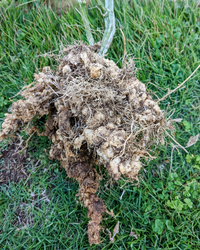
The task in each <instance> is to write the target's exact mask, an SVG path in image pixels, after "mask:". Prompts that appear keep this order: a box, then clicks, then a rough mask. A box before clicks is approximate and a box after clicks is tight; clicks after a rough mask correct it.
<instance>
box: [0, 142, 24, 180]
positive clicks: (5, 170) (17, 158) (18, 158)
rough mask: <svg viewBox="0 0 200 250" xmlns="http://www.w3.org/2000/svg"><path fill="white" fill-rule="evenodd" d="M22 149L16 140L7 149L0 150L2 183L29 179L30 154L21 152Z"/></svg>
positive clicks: (0, 178)
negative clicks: (27, 170)
mask: <svg viewBox="0 0 200 250" xmlns="http://www.w3.org/2000/svg"><path fill="white" fill-rule="evenodd" d="M20 150H21V147H19V142H18V141H15V142H13V143H12V144H11V145H9V146H8V148H7V149H6V150H1V151H0V157H1V163H0V185H3V184H7V183H8V182H12V181H14V182H15V183H17V182H19V181H20V180H26V179H27V177H28V174H27V173H26V169H27V164H28V160H27V158H28V155H27V153H25V152H21V153H19V151H20Z"/></svg>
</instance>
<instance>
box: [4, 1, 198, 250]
mask: <svg viewBox="0 0 200 250" xmlns="http://www.w3.org/2000/svg"><path fill="white" fill-rule="evenodd" d="M15 2H17V4H16V3H15ZM43 2H44V1H39V0H38V1H25V0H19V1H0V58H1V60H0V123H1V124H2V122H3V119H4V114H5V113H6V112H7V110H8V109H9V107H10V106H11V104H12V102H13V101H16V100H18V99H19V98H20V96H19V95H16V94H17V93H18V92H19V91H20V89H21V88H22V87H23V86H25V85H27V84H30V83H31V82H32V81H33V80H34V77H33V74H34V73H35V72H38V71H41V69H42V68H43V67H44V66H48V65H50V66H51V67H52V68H55V67H56V65H57V62H56V60H55V55H56V54H58V53H59V50H60V48H61V47H62V46H63V45H64V46H67V45H68V44H74V43H75V42H77V41H84V42H85V43H86V42H87V39H86V33H85V30H84V25H83V22H82V19H81V17H80V15H79V13H78V12H77V11H76V10H75V9H74V8H70V9H67V10H66V11H62V10H61V11H59V13H56V11H55V10H54V9H51V8H49V7H47V6H45V5H44V4H43ZM91 6H93V7H94V6H96V3H95V1H92V3H91ZM115 16H116V25H117V27H116V33H115V36H114V39H113V43H112V46H111V48H110V49H109V51H108V55H107V58H109V59H112V60H114V61H115V62H116V63H117V64H118V65H119V66H120V67H121V66H122V59H123V56H124V53H126V54H127V55H129V56H130V57H132V58H134V60H135V66H136V70H137V77H138V79H139V80H140V81H142V82H143V83H145V84H146V86H147V88H148V90H149V92H150V93H151V94H152V95H153V98H154V99H155V100H158V99H160V98H162V97H163V96H164V95H165V94H167V92H168V90H173V89H175V88H176V87H177V86H178V85H179V84H181V83H182V82H183V81H184V80H185V79H186V78H187V77H188V76H190V75H191V73H192V72H193V71H194V70H195V69H196V68H197V67H198V65H199V64H200V7H197V3H196V2H195V1H190V0H189V1H179V0H177V1H170V0H130V1H122V0H121V1H120V0H116V1H115ZM88 17H89V20H90V22H91V27H92V31H93V34H94V38H95V41H96V42H98V41H99V40H100V39H101V37H102V34H103V30H104V19H103V16H102V15H101V13H100V11H99V9H98V8H90V9H89V16H88ZM123 35H124V36H123ZM124 37H125V39H124ZM159 105H160V107H161V108H162V110H163V112H165V114H166V117H168V118H169V120H170V119H179V120H178V122H176V123H174V126H175V127H176V132H175V133H172V136H173V137H174V138H175V140H176V141H177V142H178V143H179V144H180V145H182V146H183V147H186V145H187V143H188V141H189V138H190V137H191V136H196V135H197V134H199V133H200V69H199V70H197V71H196V73H195V74H194V75H193V76H192V77H191V78H190V79H189V80H188V81H187V82H186V83H185V84H184V85H183V86H182V87H181V88H179V89H178V90H177V91H176V92H174V93H172V94H171V95H169V96H168V97H167V98H166V99H165V100H163V101H162V102H160V103H159ZM15 135H16V137H15V138H12V139H10V140H9V141H4V142H2V143H1V144H0V146H1V151H2V154H1V155H0V156H1V158H0V177H1V178H3V177H4V179H1V178H0V249H5V250H7V249H9V250H11V249H13V250H14V249H34V250H36V249H38V250H42V249H63V250H64V249H81V250H82V249H114V250H116V249H127V250H128V249H141V250H147V249H148V250H156V249H170V250H172V249H173V250H175V249H177V250H178V249H181V250H182V249H184V250H186V249H192V250H197V249H200V239H199V238H200V198H199V197H200V140H199V141H197V143H196V144H195V145H193V146H191V147H188V148H186V149H185V150H184V149H183V148H182V147H180V146H179V145H178V144H177V143H176V142H175V141H173V140H172V139H171V138H170V137H168V136H166V138H165V141H166V144H165V145H164V146H159V147H155V148H152V153H153V155H154V156H156V158H155V159H153V160H152V161H150V162H144V163H143V169H142V170H141V172H140V176H139V177H140V178H139V184H138V185H136V184H135V183H132V182H129V181H127V180H126V179H121V180H119V181H117V182H114V181H111V180H110V179H109V176H108V174H107V172H106V171H105V170H104V169H103V167H100V168H97V170H98V171H100V172H101V174H102V176H103V179H102V181H101V187H100V190H99V191H100V192H99V195H100V197H101V198H102V199H103V200H104V201H105V204H106V206H107V208H108V209H109V210H111V209H112V210H113V212H114V215H115V216H114V217H111V216H109V215H105V216H104V220H103V222H102V226H103V228H104V230H103V231H102V233H101V236H102V243H101V244H100V245H98V246H94V245H93V246H89V243H88V236H87V223H88V219H87V209H86V208H84V207H83V206H81V204H80V203H78V202H77V199H75V196H76V194H77V191H78V184H77V183H76V182H75V181H73V180H72V179H69V178H68V177H67V175H66V173H65V171H64V170H63V169H61V168H60V166H59V162H57V161H51V160H49V158H48V150H49V148H50V145H51V142H50V141H49V140H48V139H47V138H45V137H38V136H37V135H33V136H32V137H31V138H29V135H27V134H26V133H25V131H23V132H21V134H20V135H19V134H18V137H17V134H15ZM22 135H23V140H24V141H23V142H22V141H21V142H22V144H21V146H20V145H19V144H20V141H19V139H16V138H19V137H20V136H22ZM26 140H29V141H28V147H26V148H25V149H24V150H22V151H21V152H20V153H19V154H18V156H16V155H14V153H16V148H15V147H17V145H18V147H19V149H23V147H25V145H26ZM12 143H15V144H16V145H15V146H14V148H12V147H11V146H9V144H12ZM19 149H18V150H19ZM11 150H12V151H11ZM9 151H11V152H12V154H13V158H12V154H9ZM186 151H188V153H187V152H186ZM4 156H6V157H4ZM17 157H18V158H17ZM12 159H13V160H12ZM14 163H15V165H14ZM13 166H15V167H16V168H17V170H15V169H13ZM21 169H22V170H21ZM20 171H23V173H22V172H20ZM5 173H7V175H8V176H9V177H8V178H7V179H6V180H5V176H4V175H5ZM16 175H19V178H16ZM118 221H119V233H118V234H117V235H116V236H115V242H114V243H111V242H110V240H109V234H108V231H107V230H106V229H108V230H110V231H111V232H113V229H114V227H115V225H116V224H117V222H118ZM131 232H134V233H132V234H131Z"/></svg>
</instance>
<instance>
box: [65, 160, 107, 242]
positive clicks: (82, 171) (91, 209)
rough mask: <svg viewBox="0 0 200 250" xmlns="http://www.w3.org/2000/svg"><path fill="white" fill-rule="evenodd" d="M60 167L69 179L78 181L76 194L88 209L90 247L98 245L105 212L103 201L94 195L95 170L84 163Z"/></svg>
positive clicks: (96, 183)
mask: <svg viewBox="0 0 200 250" xmlns="http://www.w3.org/2000/svg"><path fill="white" fill-rule="evenodd" d="M62 166H63V167H64V168H65V170H66V172H67V175H68V176H69V177H70V178H74V179H75V180H76V181H78V183H79V187H80V189H79V192H78V196H79V200H80V201H81V202H83V204H84V206H85V207H87V208H88V218H90V221H89V224H88V237H89V243H90V245H92V244H99V243H100V234H99V232H100V230H101V226H100V222H101V221H102V216H103V214H104V212H105V211H106V207H105V205H104V202H103V200H102V199H100V198H99V197H98V196H97V195H96V194H95V193H96V192H97V189H98V185H99V175H98V174H97V172H96V170H95V169H93V168H92V167H90V166H88V165H87V164H86V163H77V164H75V165H73V166H69V165H68V164H65V162H62Z"/></svg>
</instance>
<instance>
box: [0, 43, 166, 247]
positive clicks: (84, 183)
mask: <svg viewBox="0 0 200 250" xmlns="http://www.w3.org/2000/svg"><path fill="white" fill-rule="evenodd" d="M98 49H99V48H98V45H94V46H84V45H75V46H69V47H68V48H66V49H64V55H63V56H62V57H61V58H60V59H59V62H60V64H59V66H58V68H57V70H56V71H55V72H53V71H52V70H51V69H50V67H45V68H43V71H42V72H40V73H39V74H35V79H36V81H35V82H34V83H33V84H31V85H29V86H27V87H26V88H25V89H24V90H23V91H22V92H21V95H22V97H23V100H19V101H17V102H15V103H13V105H12V108H11V111H12V113H11V114H6V115H5V116H6V118H5V121H4V123H3V125H2V131H1V132H0V141H2V140H3V139H4V138H6V137H7V136H8V135H9V134H11V133H13V132H14V131H16V130H17V129H19V128H20V127H21V126H23V125H25V124H26V123H28V124H29V126H31V121H32V119H33V118H34V117H42V116H44V115H47V117H48V119H47V122H46V124H45V131H44V132H43V133H41V134H40V133H39V131H38V130H37V128H35V127H32V129H31V131H33V130H36V131H37V132H38V134H40V135H46V136H48V137H49V138H50V139H51V141H52V145H51V150H50V152H49V155H50V158H52V159H58V160H60V161H61V164H62V166H63V167H64V168H65V169H66V172H67V174H68V176H69V177H72V178H75V179H76V180H77V181H78V183H79V185H80V189H79V198H80V200H81V202H82V203H83V204H84V205H85V206H86V207H87V208H88V217H89V218H90V219H91V220H90V221H89V226H88V235H89V242H90V244H93V243H94V244H98V243H99V242H100V236H99V232H100V229H101V226H100V222H101V220H102V216H103V214H104V212H105V211H106V207H105V205H104V203H103V201H102V200H101V199H100V198H99V197H98V196H97V195H96V194H95V193H96V191H97V189H98V180H99V175H98V174H97V172H96V171H95V169H93V168H92V166H93V164H103V165H104V166H105V168H107V170H108V173H109V174H110V176H111V177H112V178H113V179H115V180H118V179H119V178H120V177H121V175H124V176H125V177H127V178H129V179H132V180H136V179H137V178H138V173H139V171H140V169H141V161H140V159H141V158H142V157H146V158H148V157H149V156H150V154H149V153H148V150H149V147H150V145H151V144H152V143H155V142H157V143H158V142H163V128H164V127H165V125H166V121H165V119H164V115H163V112H162V111H161V110H160V108H159V106H158V104H157V103H156V102H155V101H153V100H152V97H151V96H150V94H149V93H148V92H147V90H146V87H145V85H144V84H143V83H141V82H140V81H139V80H138V79H137V78H136V77H135V76H134V72H133V70H134V63H133V62H132V61H130V62H129V64H128V63H127V64H126V65H125V66H124V68H123V69H120V68H119V67H118V66H117V65H116V64H115V63H114V62H113V61H110V60H108V59H105V58H103V57H100V56H99V55H98V54H97V53H96V51H97V50H98Z"/></svg>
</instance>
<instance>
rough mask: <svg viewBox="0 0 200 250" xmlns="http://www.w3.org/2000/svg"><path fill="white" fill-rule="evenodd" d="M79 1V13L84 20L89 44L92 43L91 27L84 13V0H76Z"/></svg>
mask: <svg viewBox="0 0 200 250" xmlns="http://www.w3.org/2000/svg"><path fill="white" fill-rule="evenodd" d="M78 2H79V6H80V11H81V13H80V12H79V11H78V10H77V11H78V12H79V13H80V15H81V16H82V20H83V22H84V25H85V31H86V36H87V40H88V42H89V44H90V45H93V44H94V38H93V36H92V31H91V28H90V23H89V21H88V17H87V13H86V8H85V1H84V0H78Z"/></svg>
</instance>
